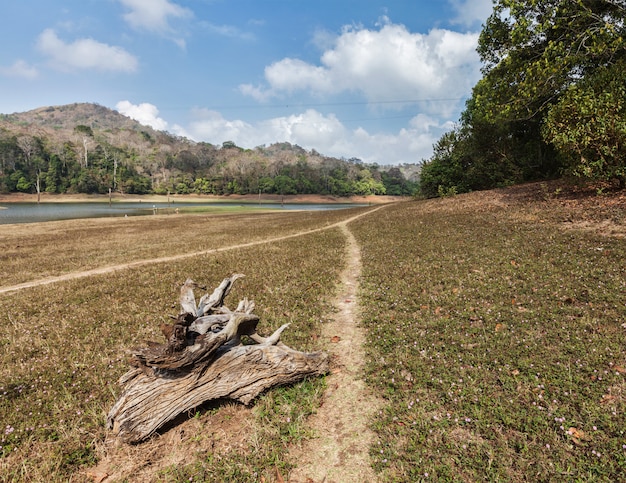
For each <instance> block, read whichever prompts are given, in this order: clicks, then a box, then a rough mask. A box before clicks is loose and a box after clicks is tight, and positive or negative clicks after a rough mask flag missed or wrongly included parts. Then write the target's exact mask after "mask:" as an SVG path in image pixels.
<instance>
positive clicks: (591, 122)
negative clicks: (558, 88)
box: [544, 61, 626, 188]
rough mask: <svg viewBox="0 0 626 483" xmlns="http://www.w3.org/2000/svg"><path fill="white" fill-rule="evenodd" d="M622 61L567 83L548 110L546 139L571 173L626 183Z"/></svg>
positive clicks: (625, 82)
mask: <svg viewBox="0 0 626 483" xmlns="http://www.w3.org/2000/svg"><path fill="white" fill-rule="evenodd" d="M624 72H626V62H624V61H619V62H616V63H615V64H613V65H610V66H608V67H606V68H601V69H599V70H598V71H597V72H594V74H593V75H591V76H588V77H586V78H585V79H583V80H582V81H581V82H579V83H577V84H574V85H572V86H570V87H569V88H568V89H567V90H566V91H565V93H564V95H563V96H562V98H561V99H560V100H559V102H558V103H557V104H556V105H555V106H553V107H552V109H550V112H548V115H547V119H546V123H545V126H544V136H545V138H546V140H548V141H549V142H551V143H552V144H554V146H556V148H557V149H559V151H560V152H561V153H562V155H563V157H564V159H565V162H566V166H567V168H568V169H569V170H570V171H571V172H572V173H573V174H575V175H577V176H584V177H586V178H593V179H616V180H618V182H619V184H620V186H621V187H622V188H623V187H624V185H625V184H626V76H625V75H624Z"/></svg>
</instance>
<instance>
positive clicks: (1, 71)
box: [0, 59, 39, 79]
mask: <svg viewBox="0 0 626 483" xmlns="http://www.w3.org/2000/svg"><path fill="white" fill-rule="evenodd" d="M0 75H3V76H5V77H21V78H23V79H34V78H35V77H37V76H38V75H39V71H38V70H37V68H36V67H34V66H32V65H29V64H28V63H27V62H25V61H23V60H21V59H20V60H16V61H15V62H14V63H13V65H11V66H9V67H2V66H0Z"/></svg>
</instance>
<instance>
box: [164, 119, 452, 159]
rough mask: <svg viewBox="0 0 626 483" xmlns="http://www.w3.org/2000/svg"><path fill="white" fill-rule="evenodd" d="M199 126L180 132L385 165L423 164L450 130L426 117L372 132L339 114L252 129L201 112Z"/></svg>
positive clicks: (272, 122) (215, 140)
mask: <svg viewBox="0 0 626 483" xmlns="http://www.w3.org/2000/svg"><path fill="white" fill-rule="evenodd" d="M193 116H194V119H193V121H192V122H191V123H190V124H189V125H188V126H187V127H185V128H183V127H181V126H174V132H175V133H176V134H179V135H181V136H186V137H188V138H190V139H193V140H195V141H204V142H209V143H212V144H216V145H220V144H221V143H223V142H224V141H233V142H234V143H235V144H237V145H238V146H241V147H244V148H254V147H256V146H260V145H264V144H265V145H269V144H272V143H275V142H290V143H292V144H297V145H299V146H301V147H303V148H305V149H315V150H316V151H318V152H320V153H323V154H325V155H327V156H335V157H346V158H352V157H357V158H360V159H362V160H363V161H365V162H377V163H379V164H398V163H418V162H420V161H421V160H422V159H425V158H428V157H429V156H430V155H431V154H432V145H433V143H435V142H436V141H437V139H438V138H439V136H440V135H441V134H442V133H443V132H444V130H446V129H447V128H449V125H448V124H446V123H441V122H439V121H438V120H437V119H436V118H434V117H431V116H427V115H424V114H420V115H417V116H415V117H414V118H413V119H412V120H411V121H410V122H409V126H408V127H407V128H403V129H400V130H399V131H398V132H397V133H391V134H380V133H369V132H368V131H366V130H365V129H363V128H357V129H353V130H350V129H348V128H346V126H344V125H343V124H342V123H341V122H340V121H339V120H338V119H337V118H336V116H335V115H333V114H329V115H324V114H322V113H320V112H318V111H316V110H315V109H308V110H306V111H304V112H302V113H299V114H293V115H290V116H284V117H277V118H273V119H268V120H264V121H260V122H258V123H255V124H251V123H248V122H245V121H242V120H229V119H225V118H224V117H223V116H222V115H221V114H220V113H219V112H217V111H212V110H208V109H196V110H195V111H194V113H193Z"/></svg>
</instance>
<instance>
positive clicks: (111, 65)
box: [37, 29, 138, 72]
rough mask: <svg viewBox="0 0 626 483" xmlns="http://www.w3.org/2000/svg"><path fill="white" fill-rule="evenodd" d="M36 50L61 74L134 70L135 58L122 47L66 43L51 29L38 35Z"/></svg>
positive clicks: (81, 41) (90, 42)
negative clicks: (69, 71)
mask: <svg viewBox="0 0 626 483" xmlns="http://www.w3.org/2000/svg"><path fill="white" fill-rule="evenodd" d="M37 48H38V49H39V51H40V52H42V53H43V54H45V55H47V56H48V57H49V59H50V63H51V64H52V65H53V66H54V67H56V68H58V69H61V70H74V69H94V70H100V71H120V72H134V71H135V70H137V64H138V62H137V58H136V57H135V56H133V55H131V54H130V53H128V52H127V51H126V50H124V49H123V48H121V47H116V46H111V45H107V44H103V43H101V42H98V41H96V40H93V39H90V38H88V39H78V40H75V41H74V42H72V43H66V42H64V41H63V40H61V39H60V38H59V37H58V36H57V34H56V32H55V31H54V30H52V29H46V30H44V31H43V32H42V33H41V34H40V35H39V38H38V39H37Z"/></svg>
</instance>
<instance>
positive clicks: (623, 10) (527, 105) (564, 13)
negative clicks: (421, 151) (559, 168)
mask: <svg viewBox="0 0 626 483" xmlns="http://www.w3.org/2000/svg"><path fill="white" fill-rule="evenodd" d="M625 16H626V6H625V4H624V2H623V1H616V0H572V1H562V0H561V1H557V0H533V1H522V0H498V1H496V2H495V6H494V11H493V14H492V15H491V16H490V17H489V19H488V20H487V22H486V24H485V27H484V29H483V31H482V32H481V35H480V40H479V45H478V52H479V54H480V56H481V59H482V60H483V62H484V63H485V66H484V68H483V73H484V77H483V80H482V81H481V83H482V85H480V84H481V83H479V86H477V88H475V89H474V93H473V102H474V103H475V105H476V107H477V108H478V110H480V111H482V112H484V114H485V119H486V120H487V121H488V122H490V123H491V124H492V125H497V124H500V125H502V124H503V123H505V124H506V123H508V124H509V125H510V126H511V127H512V128H516V129H517V128H519V126H525V128H526V130H527V131H529V132H531V135H532V136H534V137H536V140H535V142H538V141H540V140H541V141H542V142H546V143H550V144H552V145H553V146H554V147H555V148H556V149H557V151H558V152H559V154H560V155H561V157H562V158H564V159H568V160H569V163H568V165H567V167H569V168H570V169H571V171H572V172H574V173H577V174H581V175H584V176H588V175H589V176H592V177H603V176H609V177H611V176H614V175H616V174H617V175H619V173H620V172H621V169H620V168H619V166H620V165H621V166H622V168H623V154H622V155H621V156H620V151H621V152H622V153H623V144H621V147H620V146H617V147H616V146H613V148H610V149H608V150H607V149H606V146H605V144H606V143H607V142H615V141H617V140H618V139H619V138H620V134H619V130H620V128H619V125H620V123H621V124H622V125H623V121H624V109H623V107H618V108H609V109H607V110H606V111H597V113H596V115H597V117H596V118H593V116H592V115H591V114H590V111H593V110H595V109H600V110H602V109H606V108H608V107H609V105H610V104H611V103H612V102H616V103H617V104H620V103H619V102H618V101H619V100H620V99H622V100H623V86H624V69H623V66H624V59H625V58H626V49H625V48H624V36H625V34H626V22H625V21H624V18H625ZM621 93H622V94H621ZM620 95H621V97H620ZM621 106H623V103H622V104H621ZM581 123H583V124H584V125H585V127H583V128H581V126H580V124H581ZM544 124H546V126H545V127H544ZM616 125H617V127H614V126H616ZM594 129H599V130H600V132H601V134H598V135H596V134H593V135H591V139H589V140H585V136H586V134H585V132H586V133H587V134H591V131H592V130H594ZM542 135H543V138H542ZM618 144H619V142H618ZM583 145H584V148H583ZM583 151H584V154H583ZM574 159H576V160H577V161H574ZM590 164H591V165H592V166H593V168H592V169H590ZM616 167H617V168H618V169H615V168H616Z"/></svg>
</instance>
